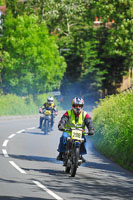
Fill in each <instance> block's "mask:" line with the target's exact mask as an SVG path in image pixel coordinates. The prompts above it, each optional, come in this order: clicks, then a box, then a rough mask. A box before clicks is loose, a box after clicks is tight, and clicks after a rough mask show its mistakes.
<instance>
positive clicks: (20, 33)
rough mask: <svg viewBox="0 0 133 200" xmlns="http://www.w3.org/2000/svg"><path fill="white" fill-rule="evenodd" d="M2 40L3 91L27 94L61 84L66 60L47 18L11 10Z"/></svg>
mask: <svg viewBox="0 0 133 200" xmlns="http://www.w3.org/2000/svg"><path fill="white" fill-rule="evenodd" d="M1 42H2V45H3V48H2V57H3V60H2V63H1V67H2V68H3V70H2V75H1V78H2V87H3V89H4V91H6V92H14V93H17V94H19V95H20V94H21V95H26V94H33V93H41V92H44V91H47V90H48V91H49V90H53V89H55V88H59V87H60V81H61V79H62V77H63V74H64V71H65V68H66V64H65V62H64V59H63V57H61V56H59V51H58V47H57V45H56V43H55V38H54V36H49V33H48V30H47V27H46V24H45V22H44V21H43V22H41V23H39V19H38V17H37V16H35V15H30V16H27V15H25V14H24V15H23V16H19V15H18V16H17V17H16V18H14V17H13V15H12V14H11V13H8V15H6V18H5V20H4V35H3V37H2V38H1Z"/></svg>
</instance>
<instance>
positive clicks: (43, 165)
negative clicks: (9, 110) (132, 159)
mask: <svg viewBox="0 0 133 200" xmlns="http://www.w3.org/2000/svg"><path fill="white" fill-rule="evenodd" d="M61 114H62V113H59V115H58V116H57V117H56V120H55V125H54V131H51V132H50V133H49V134H48V135H43V134H42V132H41V130H40V129H37V127H38V125H39V115H38V116H34V117H25V118H21V117H19V118H18V119H17V118H11V119H7V118H5V119H3V118H1V119H0V147H1V150H0V199H1V200H16V199H17V200H42V199H45V200H49V199H51V200H54V199H58V200H104V199H106V200H108V199H109V200H123V199H133V173H130V172H129V171H127V170H124V169H122V168H121V167H119V166H118V165H116V164H114V163H113V162H111V161H110V160H108V159H106V158H105V157H104V156H102V155H100V154H99V153H98V152H97V151H96V150H95V148H94V147H93V145H92V143H91V141H90V138H89V136H87V149H88V154H87V155H86V156H85V158H86V160H87V162H86V163H84V164H82V166H80V167H79V168H78V170H77V174H76V176H75V177H74V178H72V177H71V176H70V175H69V174H66V173H65V172H64V167H63V166H62V162H61V161H56V156H57V155H58V152H57V147H58V142H59V138H60V136H61V132H59V131H58V129H57V124H58V121H59V120H60V117H61Z"/></svg>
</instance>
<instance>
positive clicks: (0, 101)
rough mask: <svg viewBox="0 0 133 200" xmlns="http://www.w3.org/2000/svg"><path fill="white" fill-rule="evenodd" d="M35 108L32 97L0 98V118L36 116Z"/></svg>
mask: <svg viewBox="0 0 133 200" xmlns="http://www.w3.org/2000/svg"><path fill="white" fill-rule="evenodd" d="M37 111H38V109H37V106H36V105H35V103H34V101H33V97H32V96H27V97H19V96H16V95H14V94H8V95H2V96H0V116H4V115H27V114H28V115H29V114H36V113H37Z"/></svg>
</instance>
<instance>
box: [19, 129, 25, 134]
mask: <svg viewBox="0 0 133 200" xmlns="http://www.w3.org/2000/svg"><path fill="white" fill-rule="evenodd" d="M24 131H25V129H23V130H20V131H18V132H17V133H22V132H24Z"/></svg>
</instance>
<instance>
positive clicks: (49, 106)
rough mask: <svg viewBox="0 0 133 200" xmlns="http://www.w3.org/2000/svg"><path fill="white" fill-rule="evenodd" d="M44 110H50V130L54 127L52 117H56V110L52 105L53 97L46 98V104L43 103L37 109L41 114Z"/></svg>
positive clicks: (41, 120) (41, 118) (41, 119)
mask: <svg viewBox="0 0 133 200" xmlns="http://www.w3.org/2000/svg"><path fill="white" fill-rule="evenodd" d="M44 110H51V129H52V128H53V125H54V115H53V113H55V115H57V112H58V111H57V108H56V106H55V104H54V98H53V97H48V98H47V102H45V103H44V104H43V105H42V107H40V109H39V113H42V112H43V111H44ZM43 119H44V118H43V117H42V116H40V125H39V127H38V128H40V129H41V127H42V122H43Z"/></svg>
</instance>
